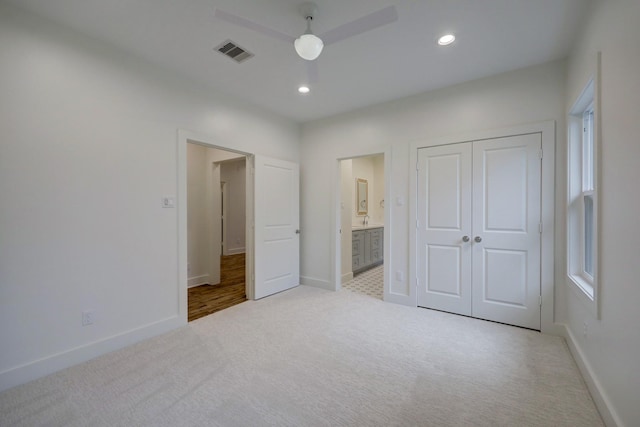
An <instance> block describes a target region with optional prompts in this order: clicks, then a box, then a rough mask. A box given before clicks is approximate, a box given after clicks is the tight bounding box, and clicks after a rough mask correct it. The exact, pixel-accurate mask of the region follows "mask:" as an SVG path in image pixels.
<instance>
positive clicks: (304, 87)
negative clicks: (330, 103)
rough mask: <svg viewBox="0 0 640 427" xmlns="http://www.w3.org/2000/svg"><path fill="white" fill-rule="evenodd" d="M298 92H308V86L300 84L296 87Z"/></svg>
mask: <svg viewBox="0 0 640 427" xmlns="http://www.w3.org/2000/svg"><path fill="white" fill-rule="evenodd" d="M298 92H300V93H309V86H300V87H299V88H298Z"/></svg>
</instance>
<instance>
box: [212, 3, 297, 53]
mask: <svg viewBox="0 0 640 427" xmlns="http://www.w3.org/2000/svg"><path fill="white" fill-rule="evenodd" d="M214 16H215V17H216V18H218V19H220V20H222V21H226V22H228V23H230V24H233V25H237V26H239V27H244V28H247V29H249V30H252V31H255V32H256V33H260V34H262V35H265V36H267V37H271V38H274V39H276V40H281V41H283V42H286V43H291V44H293V42H294V41H295V39H296V38H295V37H292V36H290V35H288V34H285V33H281V32H280V31H278V30H274V29H272V28H269V27H265V26H264V25H260V24H258V23H256V22H253V21H249V20H248V19H246V18H243V17H241V16H238V15H234V14H233V13H229V12H225V11H224V10H222V9H217V8H216V10H215V12H214Z"/></svg>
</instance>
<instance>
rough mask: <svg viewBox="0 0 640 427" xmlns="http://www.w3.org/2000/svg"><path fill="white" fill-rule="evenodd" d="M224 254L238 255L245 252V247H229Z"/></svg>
mask: <svg viewBox="0 0 640 427" xmlns="http://www.w3.org/2000/svg"><path fill="white" fill-rule="evenodd" d="M225 252H226V253H225V255H238V254H243V253H245V248H244V247H242V248H231V249H229V250H228V251H225Z"/></svg>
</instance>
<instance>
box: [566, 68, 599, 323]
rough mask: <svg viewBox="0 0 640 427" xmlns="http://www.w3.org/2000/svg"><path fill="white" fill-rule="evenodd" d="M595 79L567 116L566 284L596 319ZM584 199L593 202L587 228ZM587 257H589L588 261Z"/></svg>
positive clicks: (596, 163) (596, 157) (597, 252)
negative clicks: (589, 229)
mask: <svg viewBox="0 0 640 427" xmlns="http://www.w3.org/2000/svg"><path fill="white" fill-rule="evenodd" d="M597 101H598V99H597V90H596V80H595V79H591V80H590V81H589V83H588V84H587V86H586V87H585V88H584V90H583V91H582V93H581V94H580V96H579V97H578V99H577V100H576V102H575V103H574V105H573V107H572V108H571V110H570V112H569V117H568V144H567V224H566V225H567V283H568V286H569V287H570V288H571V289H572V290H573V291H574V293H575V294H576V295H577V296H578V298H579V299H580V300H581V301H582V302H583V303H584V304H585V305H586V306H587V307H588V308H589V309H590V311H592V312H593V313H594V315H595V316H596V317H598V318H599V310H598V295H599V289H598V285H599V282H598V264H599V250H598V248H599V246H598V240H599V239H598V237H599V232H598V230H599V227H598V225H599V223H598V217H599V215H598V212H599V203H598V199H599V197H598V196H599V194H598V192H599V187H600V186H599V184H598V183H599V173H598V159H599V156H598V152H599V143H600V138H599V137H598V135H599V133H598V132H599V126H598V119H599V111H598V108H597V105H598V104H597ZM587 199H590V200H591V202H592V209H591V212H590V219H591V221H590V223H591V232H590V233H589V232H588V230H587V225H588V224H587V221H588V220H589V215H588V212H587V201H588V200H587ZM587 257H590V258H591V263H589V262H588V260H587Z"/></svg>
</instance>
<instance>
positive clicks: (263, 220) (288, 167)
mask: <svg viewBox="0 0 640 427" xmlns="http://www.w3.org/2000/svg"><path fill="white" fill-rule="evenodd" d="M299 174H300V172H299V166H298V165H297V164H296V163H291V162H287V161H284V160H278V159H271V158H268V157H264V156H258V155H256V156H255V207H254V210H255V249H254V251H255V290H254V299H259V298H263V297H266V296H269V295H272V294H275V293H277V292H281V291H284V290H287V289H290V288H293V287H295V286H298V285H299V284H300V234H299V227H300V219H299V212H300V210H299V209H300V201H299V198H300V194H299Z"/></svg>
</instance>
